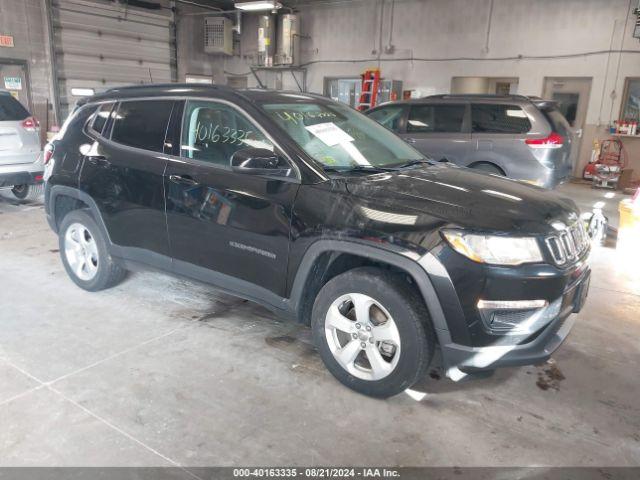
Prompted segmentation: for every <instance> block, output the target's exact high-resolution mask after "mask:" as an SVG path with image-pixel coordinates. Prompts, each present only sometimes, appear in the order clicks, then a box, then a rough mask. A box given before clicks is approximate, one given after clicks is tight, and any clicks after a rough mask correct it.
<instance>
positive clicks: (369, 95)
mask: <svg viewBox="0 0 640 480" xmlns="http://www.w3.org/2000/svg"><path fill="white" fill-rule="evenodd" d="M361 77H362V88H361V90H360V101H359V102H358V106H357V107H356V108H357V109H358V111H360V112H363V111H365V110H368V109H370V108H373V107H375V106H376V104H377V102H378V90H379V89H380V69H378V68H374V69H371V70H366V71H365V72H364V73H363V74H362V75H361Z"/></svg>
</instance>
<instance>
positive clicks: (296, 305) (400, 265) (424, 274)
mask: <svg viewBox="0 0 640 480" xmlns="http://www.w3.org/2000/svg"><path fill="white" fill-rule="evenodd" d="M428 255H429V254H427V256H428ZM369 265H372V266H380V267H383V268H386V269H389V270H391V271H395V272H398V273H402V274H405V275H407V277H408V278H409V279H410V280H411V282H412V283H413V284H414V285H415V287H416V288H417V290H418V292H419V294H420V296H421V298H422V300H423V302H424V304H425V307H426V308H427V311H428V312H429V316H430V319H431V321H432V323H433V327H434V329H435V331H436V334H437V337H438V341H439V342H441V344H442V343H449V342H450V341H451V337H450V334H449V329H448V327H447V322H446V319H445V316H444V312H443V310H442V306H441V305H440V301H439V299H438V296H437V294H436V291H435V288H434V286H433V284H432V282H431V280H430V278H429V274H428V271H427V269H426V268H429V267H428V266H427V267H426V268H425V266H423V265H421V264H420V263H418V262H417V261H416V260H414V259H413V258H409V257H408V256H406V255H403V254H402V253H399V252H394V251H389V250H385V249H381V248H379V247H376V246H372V245H367V244H364V243H357V242H349V241H344V240H318V241H316V242H315V243H314V244H312V245H311V246H310V247H309V248H308V249H307V251H306V253H305V255H304V258H303V259H302V261H301V262H300V266H299V267H298V271H297V273H296V276H295V278H294V281H293V283H292V286H291V289H290V297H289V301H290V304H291V307H292V310H293V311H294V312H295V313H296V318H297V320H298V321H299V322H300V323H305V324H307V323H309V319H310V318H311V308H312V307H313V303H314V301H315V297H316V295H317V293H318V291H319V290H320V288H322V286H323V285H324V284H325V283H326V282H327V281H329V280H330V279H331V278H333V277H335V276H336V275H339V274H340V273H343V272H345V271H347V270H349V269H351V268H356V267H360V266H369ZM433 273H434V274H438V273H440V272H433Z"/></svg>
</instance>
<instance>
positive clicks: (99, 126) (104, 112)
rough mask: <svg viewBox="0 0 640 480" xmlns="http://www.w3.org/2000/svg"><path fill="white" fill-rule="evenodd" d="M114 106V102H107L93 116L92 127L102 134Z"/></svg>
mask: <svg viewBox="0 0 640 480" xmlns="http://www.w3.org/2000/svg"><path fill="white" fill-rule="evenodd" d="M112 108H113V103H105V104H104V105H102V106H101V107H100V108H99V109H98V111H97V112H96V113H95V115H94V117H93V123H92V124H91V129H92V130H94V131H95V132H97V133H100V134H102V130H103V129H104V126H105V125H106V123H107V120H108V119H109V114H110V113H111V109H112Z"/></svg>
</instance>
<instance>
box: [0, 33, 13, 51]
mask: <svg viewBox="0 0 640 480" xmlns="http://www.w3.org/2000/svg"><path fill="white" fill-rule="evenodd" d="M13 46H14V45H13V36H12V35H0V47H8V48H13Z"/></svg>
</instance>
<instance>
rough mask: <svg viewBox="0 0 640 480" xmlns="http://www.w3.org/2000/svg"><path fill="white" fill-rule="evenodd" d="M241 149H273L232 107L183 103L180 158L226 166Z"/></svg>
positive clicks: (262, 135) (219, 104)
mask: <svg viewBox="0 0 640 480" xmlns="http://www.w3.org/2000/svg"><path fill="white" fill-rule="evenodd" d="M243 148H264V149H267V150H271V151H273V149H274V148H273V144H272V143H271V142H270V141H269V140H268V139H267V138H266V137H265V136H264V134H263V133H262V132H261V131H260V130H259V129H258V128H257V127H256V126H255V125H254V124H253V123H251V122H250V121H249V120H247V118H246V117H244V116H243V115H241V114H240V113H239V112H238V111H237V110H235V109H234V108H232V107H230V106H228V105H225V104H222V103H214V102H207V101H189V102H187V107H186V112H185V115H184V125H183V128H182V141H181V144H180V152H181V156H183V157H185V158H190V159H194V160H201V161H205V162H209V163H213V164H216V165H219V166H221V167H227V166H229V162H230V160H231V156H232V155H233V154H234V153H235V152H237V151H238V150H241V149H243Z"/></svg>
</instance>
